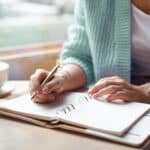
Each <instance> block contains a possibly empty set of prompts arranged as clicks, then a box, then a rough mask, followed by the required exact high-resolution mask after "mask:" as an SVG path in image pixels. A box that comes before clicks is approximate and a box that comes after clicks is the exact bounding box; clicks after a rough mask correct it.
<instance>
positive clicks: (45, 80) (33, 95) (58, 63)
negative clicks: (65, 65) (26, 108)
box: [31, 61, 62, 99]
mask: <svg viewBox="0 0 150 150" xmlns="http://www.w3.org/2000/svg"><path fill="white" fill-rule="evenodd" d="M61 66H62V63H61V62H59V61H57V62H56V65H55V66H54V67H53V68H52V70H51V71H50V72H49V74H48V75H47V77H46V78H45V79H44V80H43V81H42V83H41V87H43V86H44V85H45V84H46V83H47V82H48V81H50V80H51V79H52V78H53V77H54V74H55V72H56V71H57V69H58V68H59V67H61ZM35 96H36V93H35V92H34V93H33V94H32V95H31V99H33V98H34V97H35Z"/></svg>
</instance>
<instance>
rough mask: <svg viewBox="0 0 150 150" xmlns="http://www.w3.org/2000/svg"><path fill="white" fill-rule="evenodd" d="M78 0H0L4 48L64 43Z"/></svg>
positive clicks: (0, 45)
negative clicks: (76, 0)
mask: <svg viewBox="0 0 150 150" xmlns="http://www.w3.org/2000/svg"><path fill="white" fill-rule="evenodd" d="M74 1H75V0H0V50H5V49H12V50H13V49H15V48H17V47H24V46H28V45H34V44H35V45H36V44H40V43H42V44H43V43H45V44H46V43H63V42H64V41H65V40H66V39H67V29H68V26H69V25H70V24H71V23H72V22H73V10H74V3H75V2H74Z"/></svg>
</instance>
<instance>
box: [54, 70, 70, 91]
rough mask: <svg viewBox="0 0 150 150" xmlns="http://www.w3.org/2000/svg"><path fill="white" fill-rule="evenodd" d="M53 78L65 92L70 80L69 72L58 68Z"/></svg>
mask: <svg viewBox="0 0 150 150" xmlns="http://www.w3.org/2000/svg"><path fill="white" fill-rule="evenodd" d="M55 77H58V78H59V80H60V82H61V86H62V89H63V91H66V89H67V85H68V83H69V81H70V79H71V75H70V73H69V71H67V70H65V69H64V68H63V67H62V68H59V69H58V71H57V72H56V73H55Z"/></svg>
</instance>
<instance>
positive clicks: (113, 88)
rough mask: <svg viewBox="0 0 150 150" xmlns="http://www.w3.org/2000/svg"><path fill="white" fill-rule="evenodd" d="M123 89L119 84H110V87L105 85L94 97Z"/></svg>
mask: <svg viewBox="0 0 150 150" xmlns="http://www.w3.org/2000/svg"><path fill="white" fill-rule="evenodd" d="M120 90H122V87H121V86H118V85H110V86H108V87H105V88H103V89H100V90H99V91H97V92H96V93H95V94H94V95H93V97H94V98H99V97H102V96H104V95H108V94H109V95H112V94H114V93H116V92H117V91H120Z"/></svg>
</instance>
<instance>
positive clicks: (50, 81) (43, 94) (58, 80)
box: [30, 62, 68, 103]
mask: <svg viewBox="0 0 150 150" xmlns="http://www.w3.org/2000/svg"><path fill="white" fill-rule="evenodd" d="M61 68H62V63H60V62H57V63H56V65H55V66H54V67H53V68H52V70H51V71H49V72H48V71H46V70H44V69H38V70H36V72H35V73H34V74H33V75H32V76H31V78H30V79H31V80H30V93H31V99H33V101H35V102H38V103H46V102H50V101H53V100H55V98H56V96H57V94H59V93H61V92H62V91H63V89H64V88H63V85H64V82H65V81H66V80H68V76H67V73H66V72H65V71H62V69H61Z"/></svg>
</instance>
